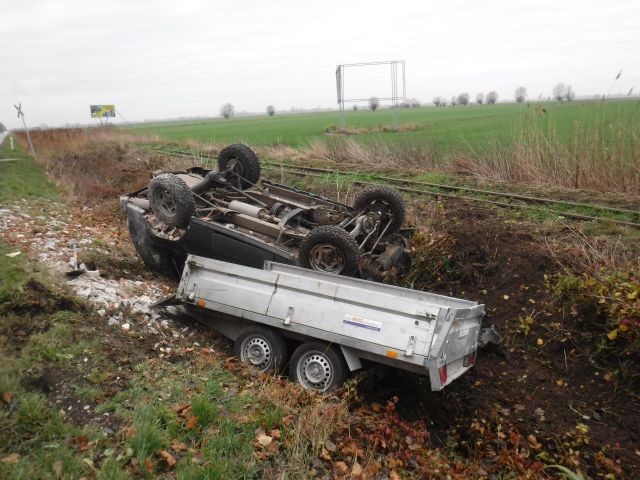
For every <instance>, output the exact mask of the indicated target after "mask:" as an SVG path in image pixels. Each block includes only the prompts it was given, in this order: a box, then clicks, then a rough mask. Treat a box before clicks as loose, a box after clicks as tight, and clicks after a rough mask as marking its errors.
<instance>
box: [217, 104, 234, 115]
mask: <svg viewBox="0 0 640 480" xmlns="http://www.w3.org/2000/svg"><path fill="white" fill-rule="evenodd" d="M234 113H235V109H234V107H233V104H231V103H228V102H227V103H225V104H224V105H222V106H221V107H220V116H221V117H224V118H227V119H228V118H231V117H233V114H234Z"/></svg>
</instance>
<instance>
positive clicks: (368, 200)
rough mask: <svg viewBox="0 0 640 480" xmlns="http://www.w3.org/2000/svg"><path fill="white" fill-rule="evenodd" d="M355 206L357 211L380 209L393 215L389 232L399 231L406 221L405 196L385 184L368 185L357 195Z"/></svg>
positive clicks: (381, 211) (385, 213)
mask: <svg viewBox="0 0 640 480" xmlns="http://www.w3.org/2000/svg"><path fill="white" fill-rule="evenodd" d="M353 208H354V209H355V210H357V211H362V210H369V211H378V212H380V213H382V214H383V215H392V216H393V220H392V222H391V224H390V225H389V228H388V229H387V232H386V233H387V234H389V233H394V232H397V231H398V229H399V228H400V227H401V226H402V222H404V217H405V212H406V206H405V203H404V198H402V195H401V194H400V192H399V191H398V190H396V189H395V188H392V187H388V186H385V185H371V186H368V187H366V188H365V189H364V190H362V191H361V192H360V193H358V194H357V195H356V198H355V199H354V201H353ZM383 228H384V227H383Z"/></svg>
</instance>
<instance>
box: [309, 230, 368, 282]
mask: <svg viewBox="0 0 640 480" xmlns="http://www.w3.org/2000/svg"><path fill="white" fill-rule="evenodd" d="M359 262H360V248H359V247H358V243H357V242H356V241H355V239H354V238H353V237H352V236H351V235H349V233H347V231H346V230H344V229H342V228H340V227H338V226H337V225H321V226H319V227H316V228H314V229H313V230H311V232H309V235H307V236H306V238H304V239H303V240H302V242H300V249H299V251H298V263H299V264H300V266H302V267H304V268H309V269H311V270H316V271H320V272H330V273H336V274H338V275H347V276H349V275H353V274H354V273H355V272H356V270H357V269H358V264H359Z"/></svg>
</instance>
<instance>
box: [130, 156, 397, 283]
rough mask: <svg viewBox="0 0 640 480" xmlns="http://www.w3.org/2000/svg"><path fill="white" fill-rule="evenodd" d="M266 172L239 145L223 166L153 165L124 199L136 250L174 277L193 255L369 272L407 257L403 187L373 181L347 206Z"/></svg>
mask: <svg viewBox="0 0 640 480" xmlns="http://www.w3.org/2000/svg"><path fill="white" fill-rule="evenodd" d="M260 172H261V169H260V161H259V160H258V157H257V156H256V154H255V153H254V152H253V150H251V149H250V148H249V147H248V146H246V145H240V144H237V145H230V146H228V147H226V148H224V149H223V150H222V151H221V152H220V155H219V157H218V170H207V169H204V168H201V167H193V168H189V169H187V170H184V171H171V172H164V171H161V172H154V174H153V178H152V179H151V181H150V182H149V184H148V186H146V187H144V188H143V189H141V190H138V191H136V192H134V193H131V194H129V195H123V196H121V197H120V203H121V207H122V210H123V212H124V213H125V214H126V216H127V226H128V229H129V233H130V235H131V239H132V241H133V244H134V246H135V248H136V251H137V252H138V254H139V256H140V258H141V259H142V260H143V262H144V263H145V264H146V265H147V266H148V267H150V268H151V269H153V270H156V271H159V272H161V273H164V274H168V275H171V276H176V277H177V276H179V275H180V274H181V272H182V269H183V267H184V261H185V259H186V257H187V255H188V254H193V255H199V256H203V257H208V258H213V259H218V260H223V261H227V262H233V263H237V264H241V265H245V266H249V267H255V268H262V266H263V264H264V261H265V260H270V261H275V262H279V263H284V264H292V265H298V266H302V267H305V268H310V269H313V270H318V271H323V272H331V273H335V274H340V275H348V276H361V277H364V278H371V277H375V275H376V272H378V273H380V272H384V271H388V270H389V269H391V268H392V267H393V266H396V265H399V264H400V262H401V261H402V259H403V257H404V250H405V248H406V246H407V241H408V237H409V233H408V231H407V230H403V229H401V227H402V223H403V221H404V217H405V205H404V200H403V198H402V196H401V195H400V193H399V192H398V191H396V190H394V189H392V188H390V187H387V186H378V185H376V186H369V187H367V188H365V189H363V190H362V191H361V192H360V193H358V194H357V195H356V197H355V200H354V203H353V206H348V205H345V204H342V203H339V202H336V201H333V200H330V199H328V198H324V197H321V196H319V195H315V194H313V193H309V192H305V191H302V190H299V189H296V188H293V187H289V186H285V185H282V184H278V183H275V182H271V181H268V180H265V179H260Z"/></svg>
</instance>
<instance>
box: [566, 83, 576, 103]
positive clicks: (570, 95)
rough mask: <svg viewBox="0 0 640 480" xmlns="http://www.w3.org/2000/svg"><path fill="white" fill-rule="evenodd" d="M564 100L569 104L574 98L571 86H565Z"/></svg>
mask: <svg viewBox="0 0 640 480" xmlns="http://www.w3.org/2000/svg"><path fill="white" fill-rule="evenodd" d="M564 98H565V100H566V101H567V102H570V101H571V100H573V99H574V98H576V92H574V91H573V88H571V85H568V86H567V91H566V92H565V94H564Z"/></svg>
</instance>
